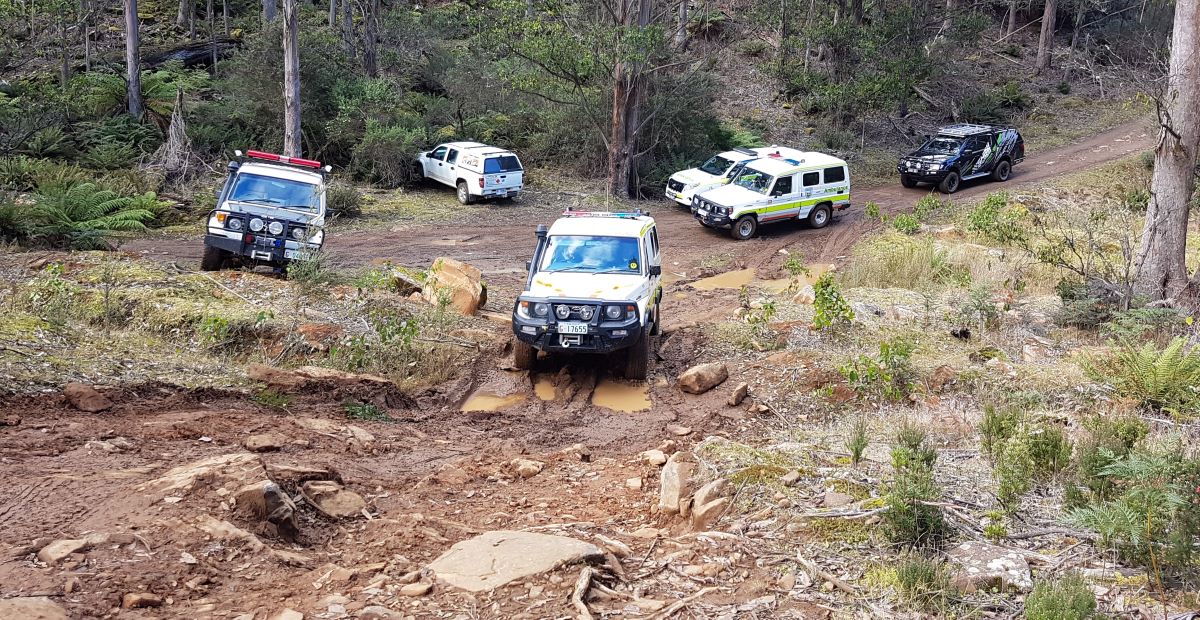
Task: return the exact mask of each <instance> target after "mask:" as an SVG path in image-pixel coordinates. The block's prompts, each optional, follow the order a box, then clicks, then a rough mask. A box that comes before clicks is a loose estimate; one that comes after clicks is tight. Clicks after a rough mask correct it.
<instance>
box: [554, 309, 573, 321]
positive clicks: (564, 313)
mask: <svg viewBox="0 0 1200 620" xmlns="http://www.w3.org/2000/svg"><path fill="white" fill-rule="evenodd" d="M554 316H556V317H558V318H559V319H565V318H567V317H569V316H571V307H570V306H554Z"/></svg>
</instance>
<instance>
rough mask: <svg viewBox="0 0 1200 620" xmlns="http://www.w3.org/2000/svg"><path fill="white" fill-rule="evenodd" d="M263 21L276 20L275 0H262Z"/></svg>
mask: <svg viewBox="0 0 1200 620" xmlns="http://www.w3.org/2000/svg"><path fill="white" fill-rule="evenodd" d="M262 7H263V21H265V22H268V23H269V22H273V21H275V0H262Z"/></svg>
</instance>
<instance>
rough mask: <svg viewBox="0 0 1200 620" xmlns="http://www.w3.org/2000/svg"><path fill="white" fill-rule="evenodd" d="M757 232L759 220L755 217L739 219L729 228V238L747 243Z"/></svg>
mask: <svg viewBox="0 0 1200 620" xmlns="http://www.w3.org/2000/svg"><path fill="white" fill-rule="evenodd" d="M756 232H758V220H756V219H754V216H753V215H743V216H742V217H739V218H738V219H737V221H736V222H734V223H733V226H731V227H730V228H729V236H730V237H733V238H734V239H737V240H738V241H745V240H747V239H749V238H751V237H753V236H754V233H756Z"/></svg>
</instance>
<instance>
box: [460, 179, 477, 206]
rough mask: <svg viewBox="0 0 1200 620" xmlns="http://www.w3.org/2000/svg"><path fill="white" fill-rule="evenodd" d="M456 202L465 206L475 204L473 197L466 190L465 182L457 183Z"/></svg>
mask: <svg viewBox="0 0 1200 620" xmlns="http://www.w3.org/2000/svg"><path fill="white" fill-rule="evenodd" d="M458 201H459V202H461V203H463V204H465V205H469V204H474V202H475V197H474V196H472V195H471V192H470V191H468V190H467V182H466V181H459V182H458Z"/></svg>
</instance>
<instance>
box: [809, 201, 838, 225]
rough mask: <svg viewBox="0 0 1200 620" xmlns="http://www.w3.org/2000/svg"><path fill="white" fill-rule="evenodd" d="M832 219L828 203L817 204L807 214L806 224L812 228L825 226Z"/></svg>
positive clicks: (831, 211)
mask: <svg viewBox="0 0 1200 620" xmlns="http://www.w3.org/2000/svg"><path fill="white" fill-rule="evenodd" d="M832 219H833V210H832V209H830V208H829V205H817V206H816V207H814V208H813V210H812V211H811V212H809V214H808V225H809V226H810V227H812V228H825V227H826V226H828V225H829V222H830V221H831V220H832Z"/></svg>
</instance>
